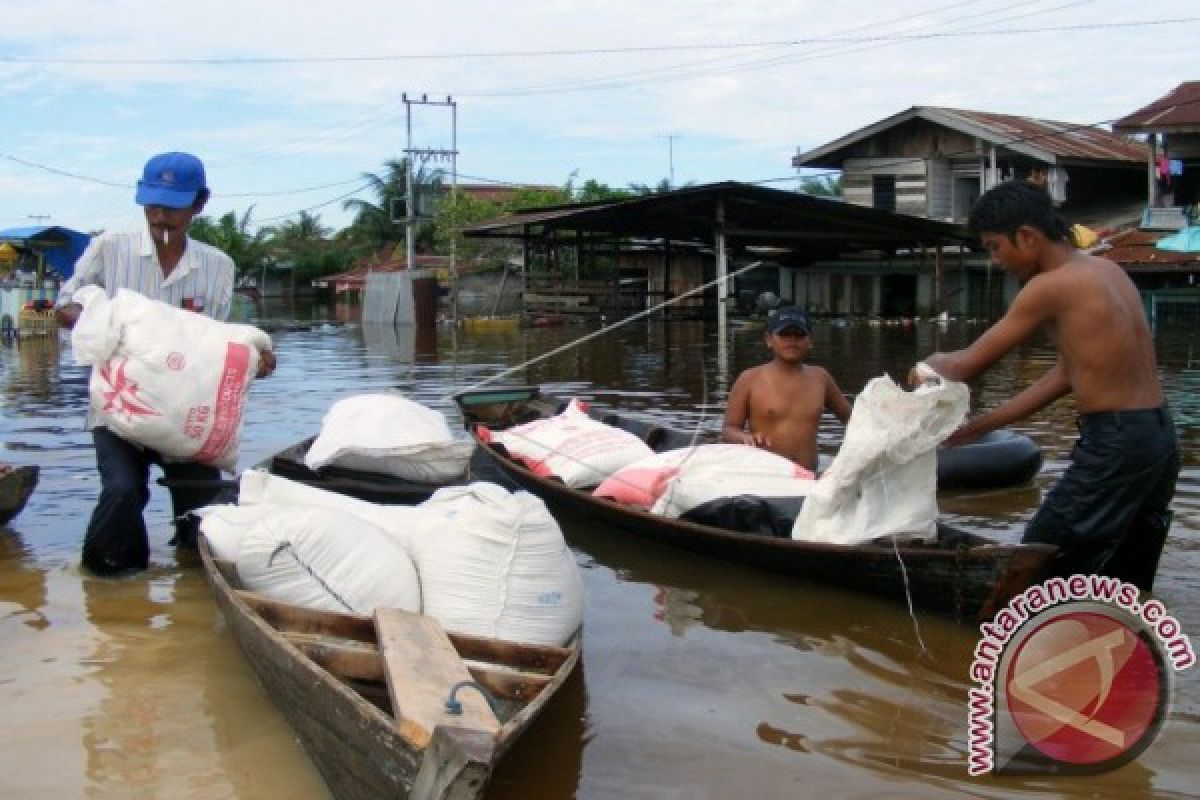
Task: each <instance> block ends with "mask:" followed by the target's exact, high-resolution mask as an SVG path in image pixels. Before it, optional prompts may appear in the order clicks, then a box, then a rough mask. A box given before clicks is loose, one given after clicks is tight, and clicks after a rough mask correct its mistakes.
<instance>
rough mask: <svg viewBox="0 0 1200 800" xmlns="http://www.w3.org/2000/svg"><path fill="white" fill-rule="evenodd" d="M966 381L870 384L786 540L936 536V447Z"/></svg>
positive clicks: (957, 414)
mask: <svg viewBox="0 0 1200 800" xmlns="http://www.w3.org/2000/svg"><path fill="white" fill-rule="evenodd" d="M968 403H969V392H968V390H967V386H966V384H962V383H955V382H943V383H940V384H937V385H934V386H923V387H921V388H920V389H917V390H916V391H912V392H909V391H905V390H904V389H902V388H901V387H899V386H897V385H896V384H895V383H894V382H893V381H892V379H891V378H890V377H888V376H887V375H882V376H880V377H878V378H874V379H872V380H871V381H870V382H868V383H867V385H866V386H865V387H864V388H863V390H862V392H861V393H859V395H858V397H857V398H855V401H854V410H853V411H852V413H851V414H850V421H849V422H848V423H847V425H846V437H845V439H844V441H843V442H842V446H841V448H840V449H839V450H838V453H837V455H836V456H834V459H833V462H832V463H831V464H830V465H829V469H827V470H825V473H824V474H823V475H821V478H820V479H819V480H818V481H817V482H816V485H815V486H814V487H813V491H812V492H810V493H809V495H808V499H806V500H805V501H804V506H803V507H802V508H801V509H800V514H799V516H797V517H796V524H795V526H794V527H793V528H792V538H793V539H803V540H805V541H810V542H830V543H833V544H859V543H862V542H866V541H869V540H871V539H874V538H876V537H879V536H888V535H895V534H902V535H904V536H907V537H914V538H925V539H932V538H934V537H935V536H936V535H937V516H938V507H937V452H936V450H937V446H938V445H939V444H941V443H942V442H943V441H944V440H945V439H946V437H947V436H949V435H950V434H951V433H953V432H954V431H955V430H956V429H957V428H958V427H959V426H960V425H961V424H962V422H963V419H964V417H965V416H966V413H967V406H968Z"/></svg>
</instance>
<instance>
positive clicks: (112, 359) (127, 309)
mask: <svg viewBox="0 0 1200 800" xmlns="http://www.w3.org/2000/svg"><path fill="white" fill-rule="evenodd" d="M75 299H76V300H77V301H78V302H79V303H80V304H82V305H83V311H82V312H81V313H80V315H79V320H78V321H77V322H76V323H75V327H74V328H73V329H72V331H71V344H72V347H73V349H74V352H75V363H77V364H90V365H92V377H91V381H90V382H89V385H88V390H89V394H90V395H91V409H92V422H93V423H94V424H95V425H98V426H103V427H106V428H108V429H109V430H111V431H112V432H113V433H115V434H117V435H118V436H120V437H121V438H122V439H125V440H127V441H130V442H133V443H135V444H139V445H142V446H143V447H148V448H150V449H152V450H156V451H158V452H159V453H160V454H161V455H162V456H163V457H164V458H166V459H168V460H172V461H197V462H200V463H204V464H211V465H213V466H216V467H220V468H222V469H225V470H232V469H233V468H234V467H235V466H236V464H237V455H238V438H239V434H240V431H241V426H242V410H243V404H244V402H245V398H246V393H247V392H248V391H249V389H250V382H251V381H252V380H253V379H254V375H255V373H256V372H257V371H258V361H259V355H258V354H259V350H270V349H271V338H270V337H269V336H267V334H265V333H263V332H262V331H260V330H259V329H258V328H255V327H252V326H250V325H238V324H233V323H227V322H219V321H217V320H214V319H211V318H209V317H206V316H204V315H203V314H197V313H195V312H192V311H184V310H183V309H179V308H174V307H172V306H169V305H167V304H166V303H162V302H159V301H157V300H151V299H150V298H148V297H146V296H145V295H141V294H138V293H137V292H134V291H130V290H129V289H120V290H118V291H117V293H116V295H115V296H114V297H112V298H111V299H110V298H109V297H108V295H107V294H105V292H104V290H103V289H102V288H100V287H98V286H86V287H84V288H82V289H80V290H79V291H78V292H76V293H75Z"/></svg>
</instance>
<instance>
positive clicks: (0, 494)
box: [0, 465, 38, 525]
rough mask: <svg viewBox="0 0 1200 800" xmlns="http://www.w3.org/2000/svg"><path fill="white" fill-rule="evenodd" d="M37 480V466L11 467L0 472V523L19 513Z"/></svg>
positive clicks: (3, 523)
mask: <svg viewBox="0 0 1200 800" xmlns="http://www.w3.org/2000/svg"><path fill="white" fill-rule="evenodd" d="M37 482H38V468H37V467H36V466H32V465H27V466H23V467H12V468H10V469H8V470H7V471H5V472H4V473H2V474H0V525H5V524H7V523H8V521H9V520H11V519H12V518H13V517H15V516H16V515H17V514H20V513H21V510H22V509H23V508H25V503H26V502H28V501H29V496H30V495H31V494H33V490H34V489H35V488H37Z"/></svg>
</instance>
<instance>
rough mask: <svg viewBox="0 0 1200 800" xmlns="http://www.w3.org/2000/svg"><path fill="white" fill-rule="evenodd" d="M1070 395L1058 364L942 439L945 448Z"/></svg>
mask: <svg viewBox="0 0 1200 800" xmlns="http://www.w3.org/2000/svg"><path fill="white" fill-rule="evenodd" d="M1070 391H1071V382H1070V380H1069V379H1068V378H1067V371H1066V369H1065V368H1064V367H1063V364H1062V361H1061V360H1059V361H1058V362H1057V363H1056V364H1055V365H1054V366H1053V367H1051V368H1050V370H1049V371H1047V372H1046V374H1044V375H1042V377H1040V378H1038V379H1037V380H1036V381H1034V382H1033V383H1032V384H1030V385H1029V386H1028V387H1026V388H1025V389H1024V390H1023V391H1021V392H1018V393H1017V394H1015V395H1013V396H1012V397H1010V398H1009V399H1008V400H1005V401H1004V402H1003V403H1001V404H1000V405H998V406H996V407H995V408H993V409H992V410H991V411H987V412H985V413H983V414H980V415H979V416H977V417H972V418H971V419H969V420H967V421H966V422H965V423H964V424H963V426H962V427H961V428H959V429H958V430H956V431H955V432H954V433H952V434H951V435H950V437H949V438H948V439H946V442H945V444H946V445H947V446H948V447H954V446H956V445H960V444H967V443H968V442H973V441H975V440H976V439H978V438H979V437H980V436H983V435H984V434H985V433H990V432H991V431H994V430H997V429H999V428H1003V427H1004V426H1006V425H1011V424H1012V423H1014V422H1016V421H1017V420H1021V419H1025V417H1028V416H1029V415H1031V414H1034V413H1036V412H1038V411H1041V410H1042V409H1043V408H1045V407H1046V406H1048V405H1050V404H1051V403H1053V402H1054V401H1055V400H1057V399H1059V398H1060V397H1063V396H1064V395H1066V394H1068V393H1069V392H1070Z"/></svg>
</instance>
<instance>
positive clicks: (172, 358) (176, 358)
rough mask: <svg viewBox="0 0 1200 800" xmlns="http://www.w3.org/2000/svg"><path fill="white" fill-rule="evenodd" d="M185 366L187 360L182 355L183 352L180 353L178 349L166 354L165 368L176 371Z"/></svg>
mask: <svg viewBox="0 0 1200 800" xmlns="http://www.w3.org/2000/svg"><path fill="white" fill-rule="evenodd" d="M185 366H187V360H186V359H185V358H184V357H183V353H180V352H179V351H178V350H176V351H174V352H172V353H170V354H169V355H168V356H167V369H170V370H174V371H175V372H178V371H180V370H181V369H183V368H184V367H185Z"/></svg>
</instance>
